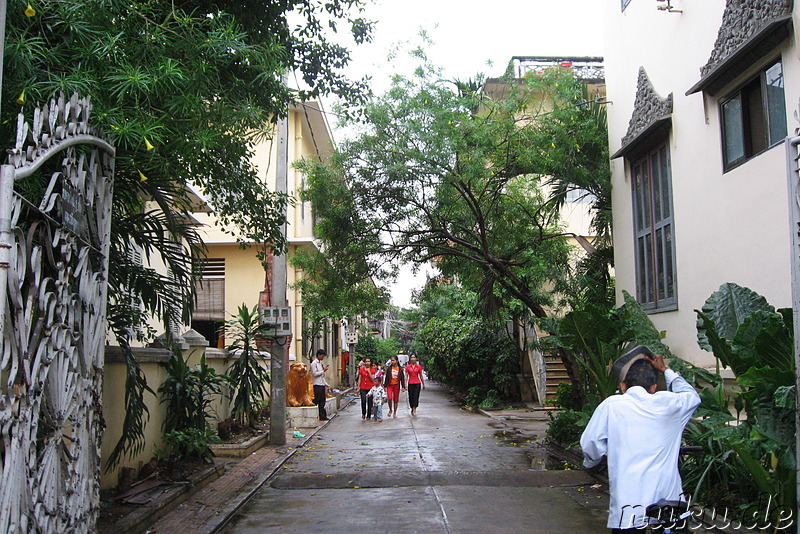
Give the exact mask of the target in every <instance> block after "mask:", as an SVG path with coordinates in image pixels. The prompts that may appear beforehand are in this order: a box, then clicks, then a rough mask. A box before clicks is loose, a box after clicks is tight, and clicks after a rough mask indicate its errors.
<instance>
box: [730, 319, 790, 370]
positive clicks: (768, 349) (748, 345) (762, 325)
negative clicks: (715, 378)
mask: <svg viewBox="0 0 800 534" xmlns="http://www.w3.org/2000/svg"><path fill="white" fill-rule="evenodd" d="M730 346H731V351H732V352H733V353H735V355H736V357H737V359H738V360H739V362H740V363H741V364H743V365H744V366H746V367H764V366H767V365H768V366H771V367H774V368H775V369H785V370H793V369H794V340H793V338H792V333H791V331H790V330H787V329H786V325H785V323H784V319H783V317H782V316H781V315H780V314H778V313H775V312H769V311H764V310H756V311H754V312H752V313H751V314H750V315H748V316H747V317H745V318H744V319H743V320H742V322H741V324H740V325H739V328H738V329H737V330H736V334H735V335H734V337H733V340H732V342H731V345H730ZM746 370H747V369H743V370H742V371H738V370H737V369H734V372H735V373H736V374H737V375H738V374H740V372H744V371H746Z"/></svg>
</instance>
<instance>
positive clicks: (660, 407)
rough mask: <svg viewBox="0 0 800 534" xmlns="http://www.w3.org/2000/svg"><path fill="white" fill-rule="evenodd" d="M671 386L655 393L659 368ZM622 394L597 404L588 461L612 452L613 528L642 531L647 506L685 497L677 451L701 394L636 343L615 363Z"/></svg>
mask: <svg viewBox="0 0 800 534" xmlns="http://www.w3.org/2000/svg"><path fill="white" fill-rule="evenodd" d="M657 371H661V372H663V373H664V378H665V379H666V383H667V391H659V392H656V388H657V384H656V382H657V379H658V373H657ZM612 372H615V374H617V376H618V378H619V380H620V384H619V389H620V391H621V392H622V395H612V396H611V397H608V398H607V399H605V400H604V401H603V402H602V403H600V406H598V407H597V410H595V412H594V414H593V415H592V418H591V419H590V420H589V424H588V425H587V426H586V430H584V432H583V435H582V436H581V448H582V449H583V455H584V461H583V465H584V466H585V467H587V468H591V467H594V466H596V465H597V464H599V463H600V461H601V460H602V458H603V456H607V457H608V480H609V484H610V486H611V499H610V502H609V506H608V508H609V510H608V528H610V529H612V532H613V533H615V534H616V533H624V532H642V530H641V529H636V527H641V526H643V525H645V524H647V519H646V518H645V509H646V508H647V507H648V506H650V505H651V504H655V503H657V502H658V501H660V500H662V499H666V500H673V501H677V500H685V499H683V488H682V485H681V477H680V473H679V472H678V456H679V451H680V446H681V435H682V434H683V429H684V427H685V426H686V423H688V422H689V419H690V418H691V416H692V413H694V410H695V408H697V406H698V405H699V404H700V396H699V395H698V394H697V392H696V391H695V389H694V388H693V387H692V386H691V385H690V384H689V383H688V382H687V381H686V380H684V379H683V378H682V377H681V376H680V375H679V374H678V373H676V372H675V371H673V370H671V369H669V368H668V367H667V365H666V363H665V362H664V358H663V357H662V356H661V355H660V354H653V353H652V352H651V351H650V350H649V349H648V348H647V347H643V346H640V347H636V348H635V349H633V350H632V351H630V352H629V353H627V354H626V355H624V356H623V357H622V358H620V359H619V360H617V362H615V364H614V366H613V367H612Z"/></svg>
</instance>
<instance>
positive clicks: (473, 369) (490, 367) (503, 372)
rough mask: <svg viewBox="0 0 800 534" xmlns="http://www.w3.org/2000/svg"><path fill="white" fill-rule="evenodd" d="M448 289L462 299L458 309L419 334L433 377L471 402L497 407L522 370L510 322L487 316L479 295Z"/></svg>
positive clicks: (431, 321)
mask: <svg viewBox="0 0 800 534" xmlns="http://www.w3.org/2000/svg"><path fill="white" fill-rule="evenodd" d="M445 291H446V292H448V293H451V294H454V295H457V296H458V298H457V299H456V302H458V305H457V306H453V307H452V308H450V309H451V310H452V311H450V313H449V314H447V315H445V316H443V317H439V316H438V315H436V314H434V315H433V316H432V317H431V318H430V319H428V320H427V321H426V322H425V324H424V325H423V326H422V327H421V328H420V330H419V333H418V334H417V340H418V342H419V344H420V345H421V346H422V347H423V349H424V350H421V351H420V353H421V357H422V359H423V360H424V362H425V366H426V370H427V372H428V375H429V376H430V377H431V378H432V379H434V380H441V381H443V382H446V383H448V384H450V385H451V386H453V387H454V388H456V389H457V390H459V391H460V392H462V393H463V394H464V395H465V401H466V402H467V403H469V404H472V405H481V406H484V407H491V406H494V405H496V404H498V403H499V402H500V401H501V400H502V399H503V398H508V397H509V396H510V393H511V392H512V389H513V381H514V376H515V374H516V373H517V372H518V371H519V358H518V357H517V350H516V347H515V345H514V342H513V341H512V340H511V338H510V337H509V336H508V334H507V332H506V330H505V326H506V323H505V321H503V320H502V319H500V318H497V319H487V318H485V317H483V316H482V314H481V313H479V312H478V309H479V307H478V306H477V303H478V295H477V294H476V293H475V292H472V291H469V290H465V289H460V288H456V287H453V286H451V287H450V289H446V290H445ZM428 294H429V295H431V294H435V292H432V291H431V292H429V293H428ZM439 302H441V301H439Z"/></svg>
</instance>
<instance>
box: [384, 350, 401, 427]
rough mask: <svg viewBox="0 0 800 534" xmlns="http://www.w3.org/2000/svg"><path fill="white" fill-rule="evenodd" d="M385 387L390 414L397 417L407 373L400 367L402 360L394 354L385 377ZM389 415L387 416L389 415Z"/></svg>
mask: <svg viewBox="0 0 800 534" xmlns="http://www.w3.org/2000/svg"><path fill="white" fill-rule="evenodd" d="M383 387H385V388H386V397H387V399H388V400H389V415H391V416H392V417H397V407H398V405H399V402H400V388H401V387H402V388H403V391H405V390H406V375H405V373H404V372H403V368H402V367H400V360H398V359H397V356H392V357H391V359H390V360H389V365H387V366H386V373H385V374H384V378H383ZM389 415H387V416H386V417H389Z"/></svg>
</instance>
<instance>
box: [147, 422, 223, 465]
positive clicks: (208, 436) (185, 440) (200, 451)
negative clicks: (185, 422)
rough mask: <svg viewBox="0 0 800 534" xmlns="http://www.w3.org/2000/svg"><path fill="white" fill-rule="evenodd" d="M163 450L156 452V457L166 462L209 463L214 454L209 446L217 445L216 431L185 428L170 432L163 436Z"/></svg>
mask: <svg viewBox="0 0 800 534" xmlns="http://www.w3.org/2000/svg"><path fill="white" fill-rule="evenodd" d="M163 439H164V448H163V449H157V450H156V456H157V457H160V458H162V459H166V460H175V459H182V460H198V461H203V462H211V461H212V459H213V458H214V452H213V451H212V450H211V447H210V446H209V445H210V444H211V443H219V442H220V439H219V437H218V436H217V432H216V430H213V429H212V428H206V429H205V430H199V429H197V428H187V429H186V430H172V431H170V432H167V433H166V434H164V437H163Z"/></svg>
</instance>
